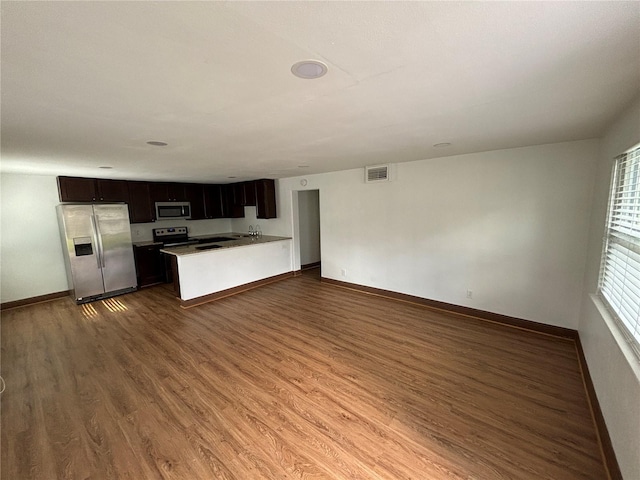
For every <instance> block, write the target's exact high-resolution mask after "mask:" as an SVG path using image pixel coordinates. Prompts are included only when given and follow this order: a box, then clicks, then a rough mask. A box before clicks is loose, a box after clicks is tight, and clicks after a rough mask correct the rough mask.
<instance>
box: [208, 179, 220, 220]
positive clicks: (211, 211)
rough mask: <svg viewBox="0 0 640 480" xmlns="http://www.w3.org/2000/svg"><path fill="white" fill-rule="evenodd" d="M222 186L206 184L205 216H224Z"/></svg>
mask: <svg viewBox="0 0 640 480" xmlns="http://www.w3.org/2000/svg"><path fill="white" fill-rule="evenodd" d="M222 205H223V202H222V188H221V186H220V185H205V186H204V215H205V218H223V217H224V210H223V208H222Z"/></svg>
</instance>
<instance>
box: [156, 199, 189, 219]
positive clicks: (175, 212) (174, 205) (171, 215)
mask: <svg viewBox="0 0 640 480" xmlns="http://www.w3.org/2000/svg"><path fill="white" fill-rule="evenodd" d="M190 218H191V204H190V203H189V202H156V220H175V219H182V220H185V219H186V220H188V219H190Z"/></svg>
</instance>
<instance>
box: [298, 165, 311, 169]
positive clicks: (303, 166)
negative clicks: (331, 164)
mask: <svg viewBox="0 0 640 480" xmlns="http://www.w3.org/2000/svg"><path fill="white" fill-rule="evenodd" d="M298 168H309V165H298Z"/></svg>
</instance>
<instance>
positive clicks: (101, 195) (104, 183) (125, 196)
mask: <svg viewBox="0 0 640 480" xmlns="http://www.w3.org/2000/svg"><path fill="white" fill-rule="evenodd" d="M96 183H97V187H98V200H99V201H101V202H129V188H128V185H127V181H126V180H105V179H102V178H99V179H98V180H97V181H96Z"/></svg>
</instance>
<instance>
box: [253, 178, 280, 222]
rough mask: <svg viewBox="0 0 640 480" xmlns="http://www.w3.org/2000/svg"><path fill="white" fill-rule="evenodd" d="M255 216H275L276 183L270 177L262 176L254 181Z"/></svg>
mask: <svg viewBox="0 0 640 480" xmlns="http://www.w3.org/2000/svg"><path fill="white" fill-rule="evenodd" d="M255 186H256V189H255V191H256V217H257V218H276V217H277V216H278V214H277V211H276V184H275V181H274V180H272V179H267V178H263V179H261V180H256V181H255Z"/></svg>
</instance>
